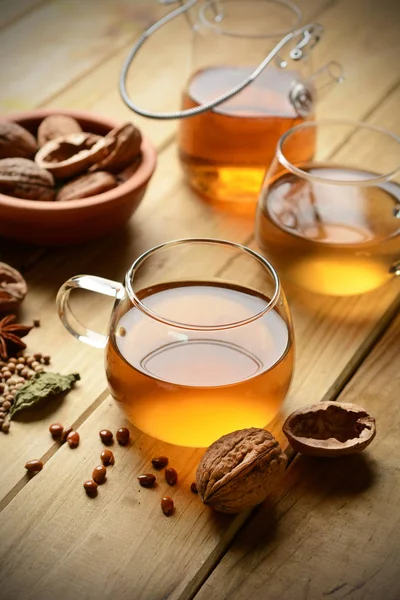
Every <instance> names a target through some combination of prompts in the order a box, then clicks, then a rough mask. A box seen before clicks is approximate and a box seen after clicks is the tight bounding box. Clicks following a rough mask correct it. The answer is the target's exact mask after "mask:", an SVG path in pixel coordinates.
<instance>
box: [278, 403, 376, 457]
mask: <svg viewBox="0 0 400 600" xmlns="http://www.w3.org/2000/svg"><path fill="white" fill-rule="evenodd" d="M283 433H284V434H285V435H286V437H287V438H288V440H289V442H290V445H291V446H292V448H293V449H294V450H296V451H297V452H301V453H302V454H310V455H312V456H327V457H330V456H341V455H343V454H353V453H354V452H360V451H361V450H364V448H366V447H367V446H368V444H370V443H371V442H372V440H373V439H374V437H375V434H376V426H375V419H374V418H373V417H371V416H370V415H369V414H368V413H367V411H366V410H365V409H364V408H362V407H361V406H357V405H356V404H351V403H349V402H340V403H339V402H318V403H317V404H310V405H308V406H304V407H303V408H300V409H299V410H296V411H295V412H294V413H292V414H291V415H289V417H288V418H287V419H286V421H285V423H284V424H283Z"/></svg>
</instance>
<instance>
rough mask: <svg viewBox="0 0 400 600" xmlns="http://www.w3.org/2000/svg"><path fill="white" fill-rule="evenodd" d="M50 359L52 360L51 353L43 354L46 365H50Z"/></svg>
mask: <svg viewBox="0 0 400 600" xmlns="http://www.w3.org/2000/svg"><path fill="white" fill-rule="evenodd" d="M50 360H51V356H50V354H44V355H43V362H44V364H45V365H49V364H50Z"/></svg>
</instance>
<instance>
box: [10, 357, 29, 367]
mask: <svg viewBox="0 0 400 600" xmlns="http://www.w3.org/2000/svg"><path fill="white" fill-rule="evenodd" d="M10 360H11V358H10ZM15 362H16V363H17V364H18V365H24V364H25V363H26V358H25V356H20V357H19V358H16V359H15Z"/></svg>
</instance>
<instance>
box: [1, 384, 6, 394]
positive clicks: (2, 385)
mask: <svg viewBox="0 0 400 600" xmlns="http://www.w3.org/2000/svg"><path fill="white" fill-rule="evenodd" d="M5 387H6V384H5V383H3V382H1V383H0V392H2V391H3V390H4V389H5Z"/></svg>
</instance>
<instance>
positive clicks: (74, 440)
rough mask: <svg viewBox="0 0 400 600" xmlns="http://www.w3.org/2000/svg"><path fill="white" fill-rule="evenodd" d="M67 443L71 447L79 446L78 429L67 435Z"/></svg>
mask: <svg viewBox="0 0 400 600" xmlns="http://www.w3.org/2000/svg"><path fill="white" fill-rule="evenodd" d="M67 443H68V446H69V447H70V448H77V447H78V446H79V433H78V432H77V431H70V433H69V434H68V435H67Z"/></svg>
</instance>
